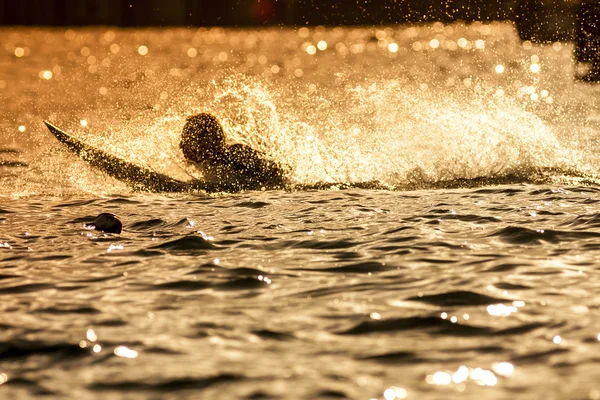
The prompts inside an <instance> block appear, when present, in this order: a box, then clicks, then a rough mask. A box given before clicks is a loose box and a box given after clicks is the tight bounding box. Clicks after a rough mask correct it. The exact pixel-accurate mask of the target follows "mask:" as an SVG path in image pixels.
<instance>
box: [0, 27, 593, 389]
mask: <svg viewBox="0 0 600 400" xmlns="http://www.w3.org/2000/svg"><path fill="white" fill-rule="evenodd" d="M572 50H573V49H572V45H571V44H569V43H549V44H546V45H543V46H542V45H535V44H531V43H528V42H525V43H521V42H520V41H519V40H518V36H517V34H516V31H515V30H514V28H513V26H512V25H511V24H508V23H492V24H472V25H463V24H452V25H443V24H440V23H437V24H431V25H423V26H392V27H375V28H323V27H311V28H301V29H297V30H294V29H279V28H270V29H265V30H241V29H230V30H223V29H199V30H198V29H185V28H181V29H136V30H127V29H117V28H108V27H104V28H103V27H97V28H89V29H76V30H72V29H67V30H65V29H25V28H2V29H0V110H1V111H0V112H1V113H2V118H0V132H1V135H0V311H1V312H0V398H2V399H38V398H52V399H54V398H56V399H63V398H64V399H70V398H73V399H75V398H77V399H105V398H110V399H198V398H206V399H343V398H348V399H385V400H391V399H405V398H407V399H448V398H457V399H481V398H484V399H506V398H519V399H539V398H547V399H564V398H568V399H600V384H599V383H598V382H599V380H598V378H600V367H599V366H598V365H599V362H600V358H599V356H598V355H597V354H598V351H599V350H600V322H599V321H600V320H599V318H598V317H599V316H600V300H599V299H600V296H599V294H600V274H599V273H598V260H600V212H599V211H598V207H599V204H600V190H599V187H598V184H597V183H598V178H599V177H600V174H598V171H599V166H600V159H599V157H598V156H597V149H598V147H599V144H598V139H597V138H598V134H597V131H598V128H599V127H600V113H599V108H600V91H599V90H600V89H599V88H597V87H595V86H594V85H588V84H583V83H579V82H575V81H574V80H573V78H572V77H573V75H574V73H575V70H576V66H574V65H573V62H572ZM204 111H207V112H212V113H214V114H215V115H217V116H218V117H219V118H220V119H221V121H222V122H223V125H224V127H225V129H226V131H227V132H228V135H229V137H230V139H231V140H232V141H236V142H242V143H246V144H249V145H251V146H253V147H255V148H257V149H259V150H261V151H264V152H265V153H266V154H267V155H268V156H269V157H271V158H273V159H275V160H277V161H279V162H281V163H284V164H286V165H287V166H288V167H289V170H290V172H289V174H290V181H291V184H290V186H289V187H288V188H287V189H286V190H280V191H271V190H264V191H256V192H241V193H203V192H196V193H178V194H164V193H162V194H161V193H159V194H156V193H141V192H136V191H133V190H131V189H130V188H128V187H127V186H126V185H124V184H123V183H121V182H118V181H115V180H113V179H111V178H109V177H106V176H105V175H103V174H102V173H101V172H99V171H95V170H93V169H91V168H90V167H89V166H87V165H86V164H85V163H84V162H83V161H81V160H79V159H78V158H77V157H76V156H74V155H73V154H70V153H69V152H68V151H66V150H65V149H64V148H62V147H61V146H60V144H59V143H58V142H57V141H56V140H55V138H54V137H53V136H52V135H51V134H50V133H49V132H47V131H46V129H45V127H44V125H43V123H42V121H43V120H50V121H51V122H53V123H55V124H56V125H58V126H60V127H61V128H64V129H65V130H67V131H69V132H71V133H72V134H73V135H75V136H77V137H79V138H82V139H84V140H85V141H87V142H88V143H90V144H93V145H94V146H97V147H99V148H102V149H104V150H106V151H109V152H111V153H112V154H115V155H117V156H119V157H122V158H125V159H127V160H129V161H131V162H135V163H137V164H140V165H144V166H146V167H148V168H151V169H153V170H155V171H157V172H161V173H166V174H169V175H172V176H175V177H177V178H179V179H190V177H195V178H198V179H201V178H202V177H201V174H200V173H198V171H194V170H193V169H192V168H190V167H189V166H186V165H185V162H184V160H183V158H182V155H181V154H180V152H179V151H178V148H177V141H178V137H179V134H180V131H181V128H182V126H183V123H184V121H185V118H186V116H188V115H191V114H193V113H197V112H204ZM103 212H110V213H114V214H115V215H117V216H118V217H119V218H120V220H121V221H122V222H123V227H124V229H123V232H122V233H121V234H105V233H102V232H99V231H93V230H89V229H86V227H85V224H86V223H89V222H92V221H93V220H94V218H95V217H96V216H97V215H98V214H100V213H103Z"/></svg>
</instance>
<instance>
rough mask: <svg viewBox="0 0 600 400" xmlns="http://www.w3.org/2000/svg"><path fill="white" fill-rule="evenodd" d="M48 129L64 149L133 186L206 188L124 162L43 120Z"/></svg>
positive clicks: (164, 189)
mask: <svg viewBox="0 0 600 400" xmlns="http://www.w3.org/2000/svg"><path fill="white" fill-rule="evenodd" d="M44 124H45V125H46V127H47V128H48V130H49V131H50V132H51V133H52V134H53V135H54V136H55V137H56V139H58V141H59V142H61V143H62V144H63V145H64V146H65V147H66V148H67V149H69V150H70V151H72V152H73V153H75V154H76V155H78V156H79V157H80V158H81V159H83V160H84V161H86V162H87V163H88V164H90V165H91V166H93V167H95V168H97V169H99V170H100V171H102V172H104V173H106V174H107V175H109V176H111V177H113V178H116V179H118V180H120V181H122V182H125V183H126V184H127V185H129V186H131V187H132V188H133V189H136V190H141V191H149V192H190V191H194V190H206V187H205V185H204V184H203V182H201V181H199V180H193V181H190V182H184V181H180V180H177V179H174V178H172V177H170V176H168V175H164V174H160V173H158V172H155V171H152V170H151V169H149V168H145V167H142V166H139V165H136V164H134V163H131V162H128V161H125V160H123V159H121V158H119V157H116V156H114V155H112V154H109V153H107V152H105V151H103V150H100V149H97V148H95V147H93V146H90V145H88V144H86V143H84V142H83V141H81V140H79V139H77V138H76V137H74V136H72V135H70V134H68V133H67V132H65V131H63V130H62V129H60V128H58V127H57V126H55V125H53V124H52V123H51V122H49V121H44Z"/></svg>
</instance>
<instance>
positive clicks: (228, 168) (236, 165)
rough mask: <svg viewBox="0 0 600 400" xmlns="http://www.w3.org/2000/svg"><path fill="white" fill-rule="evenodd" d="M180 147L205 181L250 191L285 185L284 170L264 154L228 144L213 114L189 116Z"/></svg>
mask: <svg viewBox="0 0 600 400" xmlns="http://www.w3.org/2000/svg"><path fill="white" fill-rule="evenodd" d="M179 147H180V148H181V150H182V151H183V155H184V157H185V159H186V161H187V162H188V163H190V164H193V165H194V166H195V167H196V168H198V169H199V170H200V171H201V172H202V173H203V174H204V179H205V180H206V181H207V182H211V183H217V184H222V185H228V186H233V187H237V188H249V189H251V188H260V187H262V186H269V187H273V186H280V185H281V186H282V185H283V184H284V183H285V174H284V170H283V168H282V167H281V166H280V165H279V164H277V163H276V162H274V161H270V160H268V159H267V158H266V157H265V155H264V154H263V153H261V152H259V151H256V150H254V149H252V148H251V147H249V146H246V145H243V144H239V143H236V144H227V142H226V136H225V132H224V131H223V127H222V126H221V123H220V122H219V120H218V119H217V118H216V117H215V116H214V115H212V114H208V113H201V114H197V115H193V116H191V117H188V118H187V121H186V123H185V125H184V127H183V133H182V135H181V141H180V142H179Z"/></svg>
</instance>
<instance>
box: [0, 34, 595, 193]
mask: <svg viewBox="0 0 600 400" xmlns="http://www.w3.org/2000/svg"><path fill="white" fill-rule="evenodd" d="M69 32H70V33H71V34H70V35H66V34H65V37H64V39H63V38H62V37H61V35H60V34H58V33H53V34H49V33H46V32H43V31H41V32H35V33H26V32H23V33H18V32H17V33H16V34H15V33H13V34H12V36H11V40H12V41H14V42H15V43H18V42H19V40H21V41H24V40H26V38H27V37H36V35H37V36H40V38H45V39H44V40H48V38H50V39H52V40H53V42H54V44H55V45H56V48H57V49H59V48H64V49H65V51H71V52H70V53H68V58H69V60H74V62H73V64H72V65H69V64H68V63H67V64H64V66H62V68H58V69H57V68H56V67H55V68H54V69H53V71H55V74H54V75H53V76H52V77H51V78H50V79H47V77H48V76H50V75H49V74H46V75H43V74H41V73H40V74H39V76H38V74H35V75H33V78H31V77H29V78H27V79H30V81H31V82H30V83H31V85H30V86H31V89H30V90H35V91H36V92H37V93H38V94H39V95H40V96H42V97H46V98H47V100H49V101H46V102H40V103H36V104H34V105H31V104H28V103H26V98H27V97H26V96H25V95H24V93H23V90H25V89H24V88H21V87H18V86H17V85H15V84H14V82H10V81H8V83H6V82H5V84H4V85H5V86H6V87H5V88H4V89H3V91H2V92H0V95H2V96H3V97H2V99H3V103H7V101H6V100H7V99H8V98H9V97H10V96H13V97H14V98H16V99H18V101H16V102H14V104H13V103H7V109H8V110H9V114H10V118H8V119H7V121H5V122H4V123H3V127H4V129H5V130H7V131H8V132H9V133H10V134H9V136H8V140H10V139H12V140H13V142H18V143H20V144H21V145H23V146H24V147H25V150H26V153H25V154H26V156H25V158H27V159H26V161H27V162H28V164H29V165H30V168H29V170H28V173H27V174H22V175H20V177H19V178H16V179H15V185H17V186H19V185H20V186H21V188H22V190H23V191H24V192H27V193H35V192H39V191H40V190H42V189H40V188H39V187H36V188H34V186H36V185H35V184H36V182H39V180H40V176H42V177H43V179H42V180H41V182H39V183H40V184H41V185H42V187H43V186H44V184H45V183H47V182H53V184H52V185H53V186H58V187H59V188H60V189H61V190H62V189H65V190H68V189H67V188H68V187H71V186H75V187H77V188H78V189H77V190H83V191H90V190H91V191H92V192H98V191H100V192H104V191H106V190H108V191H109V192H110V191H111V190H116V191H122V190H125V187H124V186H123V185H122V184H120V183H118V182H112V181H110V182H111V184H110V185H108V184H107V180H106V179H103V178H102V176H101V175H100V174H98V173H96V172H94V171H90V170H89V169H87V168H86V169H82V168H81V163H78V164H77V165H76V166H72V165H71V163H72V162H73V158H72V157H71V156H67V157H63V156H62V153H61V156H60V157H56V149H57V148H58V145H57V143H56V142H55V141H54V139H53V138H52V137H50V136H49V135H48V133H47V132H46V131H45V129H44V128H43V127H42V126H40V124H39V122H40V121H41V120H42V119H51V120H53V121H55V122H56V123H57V124H58V125H59V126H61V127H64V128H65V129H67V130H70V131H71V132H73V133H74V134H75V135H76V136H78V137H81V138H82V139H84V140H86V141H87V142H89V143H90V144H92V145H95V146H97V147H100V148H103V149H105V150H107V151H109V152H111V153H113V154H115V155H117V156H119V157H122V158H125V159H127V160H130V161H132V162H135V163H137V164H140V165H144V166H147V167H150V168H152V169H154V170H156V171H158V172H162V173H167V174H169V175H172V176H174V177H177V178H179V179H189V178H190V177H196V178H201V175H200V174H198V171H195V170H194V169H193V168H192V167H189V166H186V165H185V160H183V157H182V154H181V152H180V150H179V148H178V141H179V135H180V132H181V128H182V126H183V124H184V122H185V118H186V117H187V116H188V115H191V114H194V113H197V112H212V113H214V114H215V115H217V116H218V117H219V118H220V120H221V121H222V123H223V126H224V128H225V129H226V131H227V133H228V135H229V139H230V140H231V141H232V142H241V143H245V144H248V145H250V146H252V147H254V148H256V149H258V150H260V151H263V152H264V153H266V154H267V155H268V157H270V158H273V159H275V160H277V161H279V162H281V163H282V164H284V165H287V166H289V169H290V177H291V179H292V182H293V183H294V184H296V185H308V186H314V185H318V184H323V183H325V184H336V183H350V184H361V183H365V182H374V181H376V182H379V183H381V184H382V185H384V186H387V187H400V188H402V187H413V188H414V187H417V188H418V187H428V186H430V185H432V184H436V183H437V182H452V181H456V180H460V181H461V182H462V183H464V181H465V180H473V179H480V178H482V179H485V182H486V183H491V184H494V183H502V182H503V179H505V178H506V177H507V176H512V177H516V178H515V179H517V180H519V181H525V182H527V181H536V179H538V178H539V175H540V173H541V174H542V175H544V179H547V178H557V179H558V178H560V177H561V176H562V177H565V176H567V177H570V178H582V179H583V178H586V179H588V178H589V180H590V182H595V180H594V179H593V178H595V176H596V173H595V171H596V170H597V168H596V166H597V164H598V162H597V161H598V160H597V157H596V155H595V154H596V152H595V150H594V149H595V148H596V147H597V146H596V143H595V136H596V135H595V132H596V127H595V122H594V121H595V120H594V117H593V116H594V115H595V114H594V113H596V111H595V109H594V107H595V104H593V102H591V101H589V97H590V96H591V95H592V94H593V93H594V89H593V88H589V87H582V86H580V85H577V84H574V83H573V82H572V80H571V79H570V77H571V73H572V66H571V61H570V60H571V58H570V54H571V49H570V47H569V46H564V45H560V46H554V45H553V46H550V47H535V46H533V47H532V46H526V47H522V46H521V44H520V42H519V41H518V39H517V36H516V32H515V31H514V29H513V28H512V26H510V25H506V24H497V23H496V24H491V25H482V24H474V25H472V26H465V25H461V24H454V25H447V26H444V25H441V24H433V25H427V26H421V27H398V28H397V29H392V28H385V29H380V30H377V29H346V30H344V29H340V28H336V29H332V30H325V29H321V28H317V29H315V30H314V31H312V32H311V31H310V30H306V29H305V30H299V31H297V32H295V31H291V30H290V31H278V30H266V31H257V32H247V33H245V34H240V32H237V31H231V32H229V31H224V30H221V29H215V30H208V31H207V30H199V31H197V32H195V31H192V30H182V29H179V30H178V29H175V30H166V31H164V32H162V33H161V31H156V30H142V31H136V32H135V33H126V32H117V33H116V34H115V32H112V31H111V32H110V33H111V35H109V36H107V33H103V32H101V31H94V30H90V31H89V32H85V31H84V32H82V33H81V35H76V34H73V32H72V31H69ZM69 32H68V33H69ZM52 35H54V36H52ZM98 37H99V39H98ZM107 37H108V39H107ZM65 39H66V40H65ZM27 40H29V39H27ZM313 42H314V43H317V42H319V43H321V42H325V43H328V46H321V47H320V48H322V49H323V50H314V49H317V47H315V46H314V45H312V44H311V43H313ZM117 43H118V44H117ZM139 43H143V44H144V48H145V51H144V52H139V51H137V50H136V49H137V48H138V47H139V45H138V44H139ZM115 45H117V46H118V49H117V48H115V47H114V46H115ZM61 46H62V47H61ZM136 46H137V47H136ZM311 46H312V47H311ZM5 47H6V48H10V46H9V44H7V45H6V46H5ZM30 47H31V48H28V51H30V52H31V55H30V56H28V57H27V58H28V59H29V60H25V61H28V62H29V63H30V64H28V65H33V63H32V60H37V64H44V65H46V64H48V63H49V62H56V61H55V59H53V60H49V58H48V56H47V55H46V54H44V53H43V52H41V51H38V50H39V49H36V48H34V47H33V45H32V46H30ZM282 47H283V48H284V49H283V50H282ZM192 48H193V49H194V50H195V51H190V49H192ZM106 49H109V50H108V51H109V54H110V53H114V54H110V55H109V56H108V57H106V58H105V59H103V60H102V61H100V54H103V51H104V50H106ZM196 49H197V50H196ZM227 49H229V51H225V50H227ZM73 50H79V52H75V51H73ZM117 50H118V51H117ZM138 50H139V49H138ZM96 53H97V54H98V56H97V57H94V56H93V54H96ZM79 54H81V55H82V59H81V64H78V63H77V61H78V60H79ZM90 54H91V55H90ZM90 57H94V58H93V59H90ZM96 60H97V61H96ZM60 63H61V62H60V61H59V64H60ZM90 63H92V64H91V66H90ZM94 63H95V64H94ZM531 63H535V65H536V66H537V67H536V68H535V69H532V68H531V65H533V64H531ZM11 65H12V64H11ZM565 66H568V68H567V67H565ZM15 67H18V66H12V68H15ZM59 67H60V66H59ZM29 69H33V68H32V67H30V68H29ZM534 71H535V72H534ZM15 73H16V75H15V76H16V78H22V81H25V82H26V81H27V80H26V79H25V80H23V79H24V78H23V76H19V74H20V73H21V70H19V71H16V70H15ZM40 77H46V78H43V79H42V78H40ZM67 77H68V79H65V78H67ZM27 106H29V109H30V110H31V112H30V113H29V114H27V115H21V114H19V110H21V109H24V108H23V107H25V108H26V107H27ZM582 116H583V118H582ZM590 116H591V117H590ZM80 120H85V121H86V123H85V124H79V121H80ZM11 121H12V122H11ZM11 123H12V124H13V125H15V126H14V127H13V128H14V129H12V130H11V129H10V127H9V126H8V125H9V124H11ZM17 126H18V127H19V132H17V131H16V129H17ZM29 126H35V127H36V128H35V129H28V130H26V131H24V132H21V131H20V130H21V129H27V127H29ZM24 138H27V139H28V140H29V141H30V142H31V143H32V144H27V142H26V141H23V139H24ZM48 149H50V150H48ZM462 183H461V184H462ZM457 186H460V184H457Z"/></svg>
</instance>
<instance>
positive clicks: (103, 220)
mask: <svg viewBox="0 0 600 400" xmlns="http://www.w3.org/2000/svg"><path fill="white" fill-rule="evenodd" d="M85 227H86V228H88V229H95V230H97V231H102V232H106V233H121V230H122V229H123V224H122V223H121V221H119V218H117V216H116V215H114V214H109V213H102V214H100V215H98V216H97V217H96V219H95V220H94V222H93V223H91V224H86V225H85Z"/></svg>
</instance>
